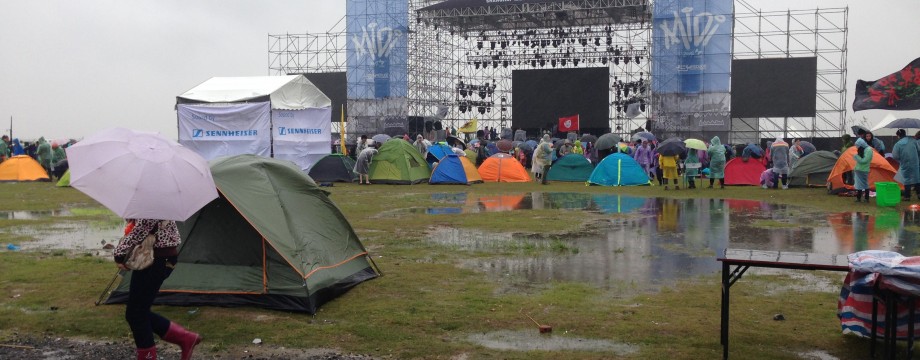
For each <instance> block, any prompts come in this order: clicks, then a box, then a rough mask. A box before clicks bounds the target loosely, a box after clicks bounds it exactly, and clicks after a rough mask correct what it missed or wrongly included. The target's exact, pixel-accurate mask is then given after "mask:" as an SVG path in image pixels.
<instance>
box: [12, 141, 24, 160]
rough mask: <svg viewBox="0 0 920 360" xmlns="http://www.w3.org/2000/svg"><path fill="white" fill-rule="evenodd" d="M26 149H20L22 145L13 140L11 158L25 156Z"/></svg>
mask: <svg viewBox="0 0 920 360" xmlns="http://www.w3.org/2000/svg"><path fill="white" fill-rule="evenodd" d="M25 154H26V149H25V148H23V147H22V144H21V143H20V142H19V139H13V156H16V155H25Z"/></svg>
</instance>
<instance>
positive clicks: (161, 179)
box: [67, 128, 217, 221]
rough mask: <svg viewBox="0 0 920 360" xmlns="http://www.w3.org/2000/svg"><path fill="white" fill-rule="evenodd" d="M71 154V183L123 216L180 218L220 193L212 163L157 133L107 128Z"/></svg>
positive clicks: (78, 144) (72, 150)
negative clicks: (209, 164)
mask: <svg viewBox="0 0 920 360" xmlns="http://www.w3.org/2000/svg"><path fill="white" fill-rule="evenodd" d="M67 159H68V160H69V163H70V185H71V186H73V187H75V188H77V189H78V190H80V191H82V192H84V193H85V194H86V195H89V196H90V197H92V198H93V199H95V200H96V201H98V202H99V203H101V204H102V205H104V206H105V207H107V208H109V209H110V210H112V211H113V212H115V213H116V214H118V216H121V217H123V218H132V219H162V220H179V221H182V220H186V219H188V218H189V217H190V216H192V214H194V213H195V212H196V211H198V210H199V209H201V208H202V207H204V206H205V205H207V204H208V203H209V202H210V201H211V200H214V199H216V198H217V189H216V186H215V185H214V179H212V178H211V169H210V168H209V167H208V162H207V161H206V160H205V159H204V158H202V157H201V156H200V155H198V154H196V153H195V152H193V151H191V150H189V149H187V148H185V147H184V146H182V145H180V144H178V143H177V142H175V141H173V140H170V139H167V138H164V137H162V136H160V135H159V134H155V133H145V132H137V131H133V130H128V129H122V128H115V129H109V130H104V131H101V132H99V133H97V134H95V135H93V136H90V137H88V138H86V139H84V140H83V141H80V142H79V143H77V144H76V145H73V146H71V147H69V148H67Z"/></svg>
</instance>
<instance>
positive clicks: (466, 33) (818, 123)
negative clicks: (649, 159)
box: [268, 0, 847, 143]
mask: <svg viewBox="0 0 920 360" xmlns="http://www.w3.org/2000/svg"><path fill="white" fill-rule="evenodd" d="M384 2H386V3H387V4H389V3H391V2H393V1H392V0H385V1H384ZM671 2H672V1H671ZM347 3H348V7H349V13H350V14H355V13H358V14H364V15H361V16H365V18H366V17H367V15H368V14H373V13H375V12H383V13H387V12H391V11H392V10H387V9H379V6H378V5H379V4H378V2H377V1H372V0H364V1H357V0H349V1H348V2H347ZM403 3H407V5H408V8H406V14H407V25H406V28H407V30H402V29H400V31H404V33H403V34H401V35H405V37H406V42H405V45H401V43H394V46H396V49H397V50H396V51H405V53H406V57H407V59H406V69H405V95H404V97H401V100H399V101H404V102H402V103H401V102H399V101H388V102H384V103H388V104H390V105H393V106H396V107H399V108H400V109H390V110H385V108H386V106H384V107H378V108H375V109H374V111H375V112H376V113H377V114H383V113H394V114H397V115H400V114H401V115H404V116H405V117H406V118H407V119H406V121H405V122H400V123H399V124H397V121H396V120H397V119H396V117H395V116H394V117H382V116H378V117H376V118H375V117H371V116H365V117H364V118H361V115H360V114H359V113H354V115H353V113H352V111H358V110H359V109H358V108H357V107H356V106H357V105H355V102H353V101H352V100H353V98H352V96H353V95H355V94H356V93H359V92H363V94H361V95H362V96H363V97H364V98H365V99H366V100H367V99H371V98H374V96H372V94H371V93H372V92H374V91H375V90H374V89H375V88H377V87H380V86H381V85H382V84H380V83H379V82H378V83H377V85H371V86H366V85H368V84H364V85H365V86H363V87H361V86H358V85H356V84H354V83H353V82H352V81H349V83H348V85H347V86H348V97H349V107H348V109H347V110H346V114H347V115H346V116H347V121H348V122H349V123H350V124H349V125H348V129H347V130H346V132H347V133H348V134H349V141H354V140H353V139H354V138H355V137H356V136H357V134H360V133H367V134H370V133H372V132H373V133H377V132H387V131H389V132H392V133H393V134H396V133H397V132H399V131H403V130H405V131H406V132H410V133H415V132H421V131H423V130H435V129H434V128H433V127H432V126H431V125H432V123H433V122H437V120H442V121H439V123H438V125H441V126H443V128H444V129H448V128H459V127H461V126H462V125H463V124H465V123H466V122H467V121H469V120H470V119H472V118H476V119H478V120H479V121H478V122H479V127H480V128H484V127H487V126H488V127H496V128H504V127H510V126H511V125H512V123H517V121H515V120H524V121H526V119H514V113H513V110H512V109H513V107H514V104H513V103H512V98H513V91H514V89H513V86H512V76H511V75H512V73H513V71H514V70H539V69H545V70H552V69H578V68H587V67H595V68H596V67H607V68H609V85H610V86H609V92H608V100H609V116H608V119H607V120H608V122H609V127H610V129H611V131H612V132H614V133H620V134H625V133H629V132H631V131H635V130H636V129H638V128H640V127H642V128H647V127H648V126H649V125H650V126H651V130H653V131H658V132H660V133H667V134H674V135H679V136H685V137H686V136H701V135H703V134H702V133H701V132H700V131H698V130H699V129H695V130H687V129H686V128H684V129H681V128H680V126H676V127H675V125H674V123H673V122H672V123H671V124H666V123H658V119H657V117H658V114H659V113H660V109H658V108H657V106H656V104H657V105H660V104H658V103H660V102H661V98H662V96H663V95H665V96H667V93H658V92H653V87H652V86H651V83H652V82H653V76H654V75H655V74H652V72H653V71H652V70H653V68H652V64H651V62H650V59H654V58H655V56H656V54H654V53H653V52H654V51H653V50H654V49H653V42H654V41H655V40H653V38H654V35H653V30H654V29H653V27H654V23H653V10H654V9H653V7H654V6H653V5H655V4H657V3H662V4H664V3H669V1H658V2H652V1H648V0H560V1H552V0H521V1H515V2H507V3H495V2H487V1H486V0H447V1H442V0H403ZM480 3H481V4H480ZM463 4H466V6H464V5H463ZM733 5H734V6H733V7H734V9H733V11H732V14H731V23H732V28H733V32H732V40H731V41H732V44H731V48H732V50H731V59H732V60H745V59H768V58H800V57H814V58H817V75H816V85H817V86H816V91H815V95H814V96H815V102H816V113H815V115H814V116H808V117H783V118H777V117H744V118H737V117H731V118H730V120H728V122H729V123H728V124H726V125H727V126H725V128H724V129H721V130H722V131H719V132H718V133H719V134H723V135H726V136H727V137H728V139H723V142H726V141H728V142H735V143H738V142H747V141H755V139H761V138H771V137H775V136H785V137H800V138H809V137H835V136H839V135H841V134H842V133H843V130H842V129H845V128H846V124H845V114H846V104H845V97H846V90H845V89H846V87H845V81H846V51H847V50H846V49H847V47H846V38H847V9H845V8H842V9H841V8H836V9H820V10H791V11H779V12H762V11H759V10H757V9H755V8H754V7H753V6H751V5H749V4H747V3H746V2H744V1H740V0H736V1H733ZM359 7H360V9H359ZM397 8H398V7H397ZM358 10H360V11H358ZM680 10H681V9H677V11H678V12H679V11H680ZM395 15H396V14H392V13H387V16H389V17H393V16H395ZM347 21H348V20H347V19H346V18H343V19H342V20H341V21H339V23H338V24H337V25H336V26H335V27H333V29H330V30H328V31H326V32H322V33H311V34H278V35H269V44H268V45H269V73H270V74H271V75H282V74H300V73H330V72H343V71H346V72H347V71H350V70H352V68H362V69H363V70H361V71H362V72H363V73H365V74H373V75H372V76H367V75H365V77H366V78H367V79H371V80H372V79H376V78H378V77H379V76H378V74H375V73H374V71H375V69H374V65H373V63H365V64H361V65H358V64H356V57H357V56H359V55H365V56H366V53H365V54H362V53H360V51H349V50H348V49H349V46H355V44H365V45H367V44H370V43H369V42H368V40H369V39H374V38H375V37H376V36H377V35H376V34H374V33H369V32H368V30H369V28H368V27H367V25H369V24H370V23H372V22H373V21H365V23H364V24H362V25H363V26H360V27H356V28H352V29H347V26H346V23H347ZM374 26H376V24H375V25H374ZM365 33H367V34H368V37H367V38H365ZM387 36H388V35H383V37H381V39H384V40H386V39H388V37H387ZM378 50H380V49H378ZM350 67H351V68H350ZM378 70H379V69H378ZM349 79H350V80H353V78H351V77H349ZM394 79H395V80H396V81H395V82H397V83H399V82H401V81H402V79H400V78H394V77H393V76H389V80H391V81H392V80H394ZM659 79H660V78H659ZM691 83H692V82H691ZM359 89H363V90H359ZM397 95H398V94H397ZM708 96H712V95H708ZM390 97H391V98H399V96H395V97H394V96H392V95H391V96H390ZM379 100H380V99H377V100H373V101H370V100H367V101H365V103H381V102H380V101H379ZM391 100H392V99H391ZM630 105H632V106H630ZM387 106H389V105H387ZM402 109H405V110H402ZM364 110H367V108H366V107H365V108H364V109H363V110H362V111H364ZM391 110H392V111H391ZM445 110H446V113H445ZM400 111H402V112H400ZM439 112H441V114H438V113H439ZM387 118H389V119H391V121H390V124H389V125H388V124H387V120H386V119H387ZM649 119H651V120H652V121H648V120H649ZM337 120H338V119H333V130H332V131H333V132H334V133H338V132H339V131H342V130H341V129H339V124H338V121H337ZM424 120H427V124H426V125H427V127H424V125H422V124H423V123H424ZM352 122H354V124H351V123H352ZM536 125H537V126H540V127H542V125H544V124H536ZM388 126H391V127H390V128H389V129H388ZM656 126H657V129H656ZM400 127H406V129H402V128H400ZM528 135H529V136H531V137H534V136H535V135H536V134H534V133H529V134H528ZM707 135H708V134H707Z"/></svg>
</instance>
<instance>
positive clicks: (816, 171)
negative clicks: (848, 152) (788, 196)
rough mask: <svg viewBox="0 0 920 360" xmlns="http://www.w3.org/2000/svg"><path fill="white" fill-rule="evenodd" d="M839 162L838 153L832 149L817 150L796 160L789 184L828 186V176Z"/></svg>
mask: <svg viewBox="0 0 920 360" xmlns="http://www.w3.org/2000/svg"><path fill="white" fill-rule="evenodd" d="M836 163H837V155H834V153H832V152H830V151H823V150H822V151H815V152H813V153H811V154H808V155H805V156H804V157H802V158H801V159H799V161H796V163H795V168H793V169H792V172H791V173H790V174H789V186H815V187H824V186H827V177H828V176H829V175H830V174H831V170H833V169H834V164H836Z"/></svg>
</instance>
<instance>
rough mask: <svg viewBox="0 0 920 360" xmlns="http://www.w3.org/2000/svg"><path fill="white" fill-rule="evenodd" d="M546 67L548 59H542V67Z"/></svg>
mask: <svg viewBox="0 0 920 360" xmlns="http://www.w3.org/2000/svg"><path fill="white" fill-rule="evenodd" d="M544 66H546V59H540V67H544Z"/></svg>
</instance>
